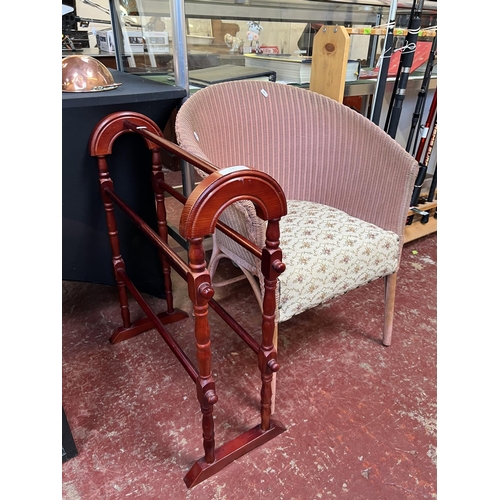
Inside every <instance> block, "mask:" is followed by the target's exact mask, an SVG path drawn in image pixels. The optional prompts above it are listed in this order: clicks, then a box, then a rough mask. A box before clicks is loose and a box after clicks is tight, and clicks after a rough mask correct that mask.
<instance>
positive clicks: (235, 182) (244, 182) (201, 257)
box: [89, 111, 287, 488]
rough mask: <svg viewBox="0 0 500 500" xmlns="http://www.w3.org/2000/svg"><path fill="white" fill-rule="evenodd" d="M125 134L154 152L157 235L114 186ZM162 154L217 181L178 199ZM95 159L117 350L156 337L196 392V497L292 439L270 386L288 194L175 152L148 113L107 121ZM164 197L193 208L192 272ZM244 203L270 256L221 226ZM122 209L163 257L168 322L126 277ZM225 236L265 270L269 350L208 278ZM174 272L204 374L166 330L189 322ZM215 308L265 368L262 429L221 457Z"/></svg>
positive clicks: (188, 215)
mask: <svg viewBox="0 0 500 500" xmlns="http://www.w3.org/2000/svg"><path fill="white" fill-rule="evenodd" d="M125 133H134V134H139V135H140V136H142V137H143V138H144V140H145V144H146V146H147V147H148V148H149V150H150V151H151V156H152V167H151V168H152V177H151V179H152V189H153V192H154V193H155V200H156V214H157V222H158V227H157V229H156V230H154V229H153V228H151V227H150V226H148V225H147V224H146V223H145V222H144V221H143V220H142V219H141V218H140V217H139V215H138V214H137V213H135V212H134V211H133V210H132V209H131V208H130V207H129V206H128V205H127V204H126V202H125V201H123V200H122V199H121V198H120V197H119V195H118V194H117V193H116V192H115V190H114V186H113V180H112V178H111V175H110V172H109V170H108V163H107V157H108V156H109V155H110V154H111V153H112V147H113V143H114V141H115V140H116V139H117V137H119V136H120V135H122V134H125ZM160 149H164V150H167V151H169V152H170V153H173V154H175V155H176V156H178V157H179V158H181V159H183V160H185V161H187V162H189V163H191V164H192V165H193V166H195V167H196V168H199V169H200V170H202V171H203V172H205V173H207V174H208V175H207V177H205V178H204V179H203V180H202V181H201V182H200V184H199V185H198V186H197V187H196V188H195V189H194V190H193V192H192V193H191V194H190V196H189V197H188V198H185V197H184V196H182V195H181V194H179V193H178V192H177V191H176V190H175V189H174V188H173V187H172V186H170V185H169V184H167V183H166V182H165V178H164V175H163V172H162V165H161V155H160ZM89 152H90V154H91V155H92V156H94V157H96V158H97V166H98V171H99V183H100V191H101V196H102V201H103V204H104V210H105V214H106V223H107V228H108V234H109V241H110V245H111V251H112V265H113V269H114V274H115V278H116V284H117V289H118V300H119V305H120V311H121V317H122V325H121V326H120V327H118V328H116V329H115V330H114V331H113V333H112V335H111V337H110V341H111V342H112V343H117V342H121V341H123V340H127V339H130V338H132V337H134V336H136V335H138V334H140V333H142V332H144V331H147V330H151V329H153V328H155V329H156V330H157V331H158V332H159V334H160V335H161V337H162V338H163V339H164V340H165V342H166V343H167V345H168V346H169V347H170V349H171V350H172V352H173V353H174V355H175V356H176V357H177V359H178V360H179V362H180V363H181V365H182V366H183V367H184V369H185V370H186V372H187V373H188V375H189V376H190V377H191V379H192V380H193V381H194V382H195V384H196V394H197V398H198V401H199V403H200V407H201V413H202V435H203V447H204V452H205V453H204V456H203V457H202V458H200V459H199V460H198V461H197V462H195V463H194V465H193V466H192V467H191V469H190V470H189V472H188V473H187V474H186V476H185V477H184V482H185V483H186V486H187V487H188V488H191V487H193V486H194V485H196V484H198V483H200V482H201V481H203V480H205V479H207V478H208V477H210V476H212V475H213V474H216V473H217V472H218V471H220V470H221V469H222V468H223V467H225V466H226V465H227V464H228V463H230V462H232V461H233V460H235V459H236V458H238V457H240V456H242V455H244V454H245V453H247V452H248V451H250V450H252V449H254V448H256V447H257V446H260V445H262V444H264V443H266V442H267V441H269V440H271V439H273V438H274V437H276V436H277V435H279V434H281V433H282V432H283V431H284V430H285V427H284V426H283V424H282V423H281V422H280V421H279V420H277V419H275V418H271V402H272V384H271V381H272V377H273V373H275V372H277V371H278V370H279V364H278V362H277V359H276V349H275V348H274V346H273V334H274V327H275V310H276V294H275V292H276V284H277V278H278V276H279V274H280V273H282V272H283V271H284V270H285V265H284V264H283V262H282V253H281V249H280V247H279V236H280V233H279V221H280V219H281V217H282V216H284V215H286V207H287V205H286V199H285V195H284V193H283V191H282V189H281V187H280V186H279V184H278V183H277V182H276V181H275V180H274V179H273V178H272V177H270V176H269V175H267V174H265V173H263V172H260V171H257V170H253V169H250V168H248V167H244V166H235V167H229V168H225V169H221V170H217V168H216V167H215V166H214V165H211V164H210V163H207V162H205V161H202V160H200V159H199V158H197V157H195V156H193V155H191V154H189V153H187V152H185V151H184V150H182V149H181V148H180V147H178V146H177V145H176V144H174V143H172V142H170V141H168V140H166V139H165V138H164V137H163V134H162V132H161V130H160V129H159V128H158V126H157V125H156V124H155V123H154V122H153V121H152V120H150V119H149V118H148V117H146V116H144V115H142V114H140V113H135V112H127V111H123V112H117V113H112V114H110V115H108V116H106V117H105V118H103V119H102V120H101V121H100V122H99V123H98V124H97V125H96V127H95V128H94V130H93V132H92V134H91V138H90V142H89ZM165 193H169V194H170V195H171V196H173V197H175V198H176V199H177V200H178V201H180V202H181V203H183V204H184V208H183V210H182V213H181V218H180V225H179V232H180V234H181V236H183V237H184V238H185V239H186V240H187V242H188V263H187V264H186V263H185V262H184V261H183V260H182V259H181V258H180V257H179V256H178V255H177V254H176V252H174V251H173V250H172V248H171V247H170V246H169V244H168V236H167V234H168V226H167V216H166V210H165ZM243 199H246V200H251V201H252V202H253V203H254V204H255V206H256V210H257V213H258V215H259V217H261V218H262V219H263V220H265V221H267V232H266V244H265V247H264V248H262V249H261V248H257V247H256V246H255V245H254V244H253V243H251V242H250V241H248V240H247V239H246V238H244V237H243V236H242V235H240V234H239V233H237V232H236V231H234V230H233V229H231V228H229V227H228V226H226V225H225V224H223V223H222V222H220V221H218V217H219V216H220V214H221V213H222V211H223V210H224V209H225V208H226V207H227V206H229V205H230V204H231V203H233V202H235V201H238V200H243ZM115 206H116V207H118V208H119V209H121V210H122V211H123V212H125V214H126V215H127V216H128V218H129V219H130V220H131V221H132V222H133V223H134V224H136V225H137V227H138V228H139V229H140V231H141V232H142V233H143V234H144V235H145V237H146V238H147V239H149V240H150V242H151V243H152V244H153V245H155V246H156V247H157V248H158V251H159V254H160V259H161V264H162V269H163V275H164V283H165V302H166V311H165V312H163V313H160V314H156V313H155V312H153V310H152V309H151V308H150V307H149V305H148V304H147V302H146V300H145V299H144V298H143V297H142V295H141V293H140V292H139V291H138V289H137V288H136V287H135V286H134V284H133V282H132V281H131V279H130V278H129V277H128V275H127V272H126V267H125V262H124V259H123V257H122V255H121V253H120V242H119V234H118V228H117V223H116V218H115ZM216 227H217V228H218V229H220V230H221V231H223V232H224V233H225V234H227V235H228V236H229V237H230V238H232V239H233V240H234V241H236V242H237V243H239V244H240V245H242V246H243V247H244V248H246V249H247V250H248V251H250V252H251V253H252V254H253V255H255V256H256V257H258V258H259V259H261V261H262V273H263V275H264V277H265V279H264V283H265V294H264V299H263V311H262V339H261V342H260V343H259V342H257V341H256V340H255V339H254V338H253V337H252V336H251V335H250V334H249V333H248V332H246V331H245V329H244V328H243V327H242V326H241V325H240V324H239V323H238V321H237V320H236V319H235V318H233V317H232V316H231V315H230V314H229V313H228V312H227V311H225V310H224V309H223V307H222V306H221V305H220V304H218V303H217V302H216V301H215V299H214V298H213V296H214V289H213V286H212V282H211V278H210V274H209V272H208V269H207V263H206V260H205V251H204V248H203V240H204V238H205V237H206V236H208V235H211V234H213V233H214V231H215V228H216ZM171 269H173V270H174V271H175V272H177V273H178V274H179V276H181V277H182V278H183V279H184V280H185V281H186V282H187V285H188V294H189V297H190V300H191V302H192V304H193V313H194V333H195V339H196V358H197V363H196V365H195V364H194V363H193V362H191V360H190V359H189V358H188V357H187V355H186V354H185V353H184V351H183V350H182V348H181V346H180V345H179V344H178V343H177V342H176V340H175V338H174V337H173V336H172V335H171V334H170V332H169V331H168V330H167V329H166V326H165V325H168V324H171V323H174V322H176V321H180V320H182V319H185V318H186V317H187V316H188V314H187V313H186V312H184V311H182V310H179V309H176V308H174V307H173V290H172V280H171ZM127 290H128V291H129V292H130V293H131V295H132V296H133V297H134V299H135V300H136V301H137V303H138V304H139V306H140V307H141V309H142V310H143V312H144V313H145V317H143V318H141V319H139V320H137V321H135V322H133V323H132V322H131V319H130V310H129V303H128V296H127ZM209 307H210V308H211V309H213V310H214V311H215V312H216V313H217V314H218V315H219V316H220V317H221V318H222V319H223V320H224V321H225V322H226V323H227V324H228V325H229V326H230V327H231V328H232V329H233V330H234V331H235V332H236V333H237V334H238V335H239V336H240V337H241V338H242V339H243V341H244V342H245V343H246V344H247V345H248V346H249V347H250V348H251V349H252V350H253V351H254V352H255V353H256V354H257V364H258V368H259V371H260V374H261V381H262V388H261V410H260V423H259V424H258V425H256V426H255V427H254V428H252V429H250V430H248V431H246V432H244V433H242V434H241V435H239V436H238V437H237V438H235V439H233V440H231V441H229V442H227V443H225V444H224V445H222V446H220V447H219V448H216V447H215V430H214V419H213V405H214V404H215V403H216V402H217V400H218V396H217V393H216V390H215V381H214V379H213V377H212V371H211V356H212V355H211V344H210V328H209V323H208V308H209Z"/></svg>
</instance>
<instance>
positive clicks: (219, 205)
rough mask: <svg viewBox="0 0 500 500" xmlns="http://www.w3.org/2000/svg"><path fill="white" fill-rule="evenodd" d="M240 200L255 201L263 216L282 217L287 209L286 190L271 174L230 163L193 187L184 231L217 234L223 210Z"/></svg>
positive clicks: (185, 234)
mask: <svg viewBox="0 0 500 500" xmlns="http://www.w3.org/2000/svg"><path fill="white" fill-rule="evenodd" d="M239 200H250V201H252V202H253V203H254V204H255V205H256V210H257V215H258V216H259V217H260V218H261V219H263V220H267V221H268V220H279V219H280V218H281V217H283V216H284V215H286V213H287V204H286V198H285V194H284V192H283V190H282V189H281V186H280V185H279V184H278V183H277V182H276V181H275V180H274V179H273V178H272V177H271V176H269V175H268V174H266V173H265V172H261V171H259V170H254V169H251V168H248V167H245V166H237V167H227V168H223V169H221V170H218V171H216V172H214V173H213V174H211V175H209V176H208V177H205V179H203V181H201V182H200V184H198V186H197V187H196V188H195V189H194V190H193V192H192V193H191V195H190V196H189V198H188V199H187V201H186V204H185V205H184V209H183V211H182V213H181V220H180V225H179V232H180V234H181V235H182V236H183V237H184V238H187V239H191V238H202V237H204V236H206V235H208V234H213V232H214V231H215V226H216V223H217V219H218V218H219V216H220V214H221V213H222V212H223V211H224V209H225V208H226V207H228V206H229V205H231V204H232V203H234V202H235V201H239Z"/></svg>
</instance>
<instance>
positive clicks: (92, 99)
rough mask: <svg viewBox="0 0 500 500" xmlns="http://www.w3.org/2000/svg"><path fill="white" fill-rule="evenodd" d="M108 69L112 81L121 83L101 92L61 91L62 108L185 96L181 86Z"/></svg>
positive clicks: (160, 99) (161, 99)
mask: <svg viewBox="0 0 500 500" xmlns="http://www.w3.org/2000/svg"><path fill="white" fill-rule="evenodd" d="M109 71H110V72H111V74H112V75H113V79H114V81H115V82H116V83H121V84H122V85H120V86H119V87H117V88H116V89H113V90H105V91H101V92H62V107H63V109H65V108H77V107H84V106H89V104H90V103H91V104H92V106H100V105H102V106H106V105H116V104H127V105H129V104H131V103H134V102H137V103H139V102H146V101H147V102H151V101H163V100H165V99H182V98H183V97H185V96H186V91H185V89H183V88H182V87H177V86H174V85H166V84H164V83H159V82H156V81H152V80H149V79H147V78H142V77H141V76H138V75H131V74H129V73H124V72H122V71H117V70H115V69H110V68H109Z"/></svg>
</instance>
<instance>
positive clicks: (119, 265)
mask: <svg viewBox="0 0 500 500" xmlns="http://www.w3.org/2000/svg"><path fill="white" fill-rule="evenodd" d="M97 167H98V169H99V185H100V189H101V198H102V201H103V204H104V210H105V213H106V224H107V227H108V236H109V242H110V246H111V254H112V263H113V271H114V274H115V280H116V286H117V289H118V300H119V303H120V314H121V317H122V323H123V328H129V327H130V325H131V323H130V308H129V303H128V297H127V289H126V286H125V283H124V281H123V279H122V278H121V277H120V274H119V273H117V270H118V269H125V262H124V261H123V257H122V255H121V253H120V241H119V238H118V229H117V225H116V216H115V211H114V208H113V201H112V200H111V199H110V197H109V196H108V195H107V191H111V192H114V189H113V181H112V180H111V177H110V175H109V171H108V162H107V161H106V157H104V156H99V157H98V158H97Z"/></svg>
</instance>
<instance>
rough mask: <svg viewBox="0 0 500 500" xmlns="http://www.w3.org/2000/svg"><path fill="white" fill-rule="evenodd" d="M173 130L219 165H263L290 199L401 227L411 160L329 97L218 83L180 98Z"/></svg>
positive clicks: (190, 147)
mask: <svg viewBox="0 0 500 500" xmlns="http://www.w3.org/2000/svg"><path fill="white" fill-rule="evenodd" d="M176 134H177V140H178V142H179V145H180V146H181V147H182V148H184V149H186V150H187V151H189V152H190V153H192V154H194V155H196V156H198V157H200V158H203V159H205V160H207V161H209V162H211V163H213V164H215V165H217V166H218V167H219V168H222V167H227V166H234V165H246V166H249V167H253V168H257V169H259V170H263V171H265V172H266V173H268V174H269V175H271V176H272V177H273V178H275V179H276V180H277V181H278V182H279V184H280V185H281V186H282V188H283V190H284V192H285V195H286V197H287V199H289V200H293V199H296V200H305V201H314V202H316V203H323V204H325V205H330V206H335V207H336V208H338V209H340V210H343V211H345V212H347V213H349V214H350V215H352V216H354V217H359V218H362V219H363V220H366V221H367V222H371V223H373V224H376V225H378V226H380V227H382V228H383V229H387V230H391V231H394V232H396V233H397V234H399V235H400V236H402V235H403V231H404V225H405V220H406V214H407V211H408V207H409V200H410V197H411V191H412V189H413V181H411V182H409V179H412V178H414V176H415V175H416V171H417V169H418V164H417V162H416V161H415V159H414V158H413V157H412V156H410V155H409V154H408V153H407V152H406V151H405V150H404V149H403V148H402V147H401V146H400V145H399V144H398V143H397V142H396V141H394V140H393V139H392V138H391V137H390V136H388V135H387V134H386V133H385V132H384V131H383V130H381V129H380V128H379V127H378V126H376V125H375V124H373V123H372V122H370V121H369V120H368V119H367V118H365V117H363V116H362V115H360V114H359V113H357V112H356V111H353V110H352V109H350V108H348V107H347V106H344V105H343V104H340V103H338V102H336V101H334V100H332V99H330V98H328V97H325V96H322V95H320V94H317V93H315V92H311V91H309V90H305V89H300V88H296V87H292V86H289V85H284V84H279V83H271V82H262V81H245V80H240V81H234V82H228V83H221V84H216V85H212V86H210V87H207V88H204V89H202V90H199V91H198V92H196V93H195V94H193V95H192V96H191V97H190V98H189V99H188V100H187V101H186V102H185V103H184V104H183V105H182V107H181V108H180V110H179V112H178V114H177V118H176ZM387 207H391V209H390V210H388V209H387ZM367 214H368V215H367Z"/></svg>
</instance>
